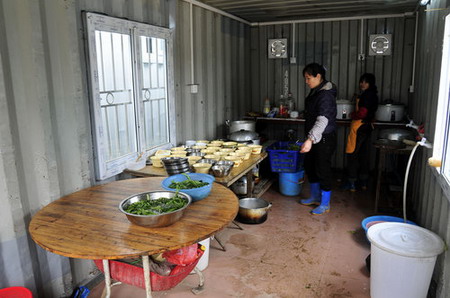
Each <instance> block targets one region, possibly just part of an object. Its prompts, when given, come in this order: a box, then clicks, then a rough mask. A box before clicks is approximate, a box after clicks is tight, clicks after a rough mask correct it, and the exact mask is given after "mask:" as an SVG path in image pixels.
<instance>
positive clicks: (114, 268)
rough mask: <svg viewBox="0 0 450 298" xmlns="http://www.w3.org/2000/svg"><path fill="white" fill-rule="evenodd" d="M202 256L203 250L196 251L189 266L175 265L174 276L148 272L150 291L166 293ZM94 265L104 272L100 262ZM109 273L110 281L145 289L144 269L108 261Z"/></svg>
mask: <svg viewBox="0 0 450 298" xmlns="http://www.w3.org/2000/svg"><path fill="white" fill-rule="evenodd" d="M202 255H203V250H201V249H197V259H196V260H195V261H194V262H193V263H191V264H189V265H185V266H182V265H177V266H176V267H175V268H174V269H172V270H179V272H178V273H177V274H175V275H169V276H162V275H159V274H156V273H154V272H150V284H151V286H152V291H155V292H157V291H166V290H169V289H171V288H173V287H175V286H176V285H177V284H179V283H180V282H181V281H182V280H183V279H185V278H186V276H188V275H189V273H190V272H191V271H192V270H194V268H195V266H196V265H197V263H198V261H199V260H200V258H201V256H202ZM94 263H95V265H96V266H97V267H98V269H99V270H100V271H102V272H104V269H103V262H102V260H94ZM109 272H110V273H111V278H112V279H115V280H117V281H120V282H123V283H126V284H129V285H133V286H136V287H140V288H143V289H145V280H144V269H143V268H141V267H138V266H133V265H130V264H127V263H123V262H119V261H114V260H109Z"/></svg>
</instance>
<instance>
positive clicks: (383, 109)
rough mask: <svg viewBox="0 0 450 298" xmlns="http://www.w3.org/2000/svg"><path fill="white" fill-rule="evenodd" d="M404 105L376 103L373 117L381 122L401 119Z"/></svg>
mask: <svg viewBox="0 0 450 298" xmlns="http://www.w3.org/2000/svg"><path fill="white" fill-rule="evenodd" d="M404 113H405V106H404V105H403V104H385V105H378V109H377V112H376V113H375V119H376V120H378V121H383V122H398V121H402V120H403V116H404Z"/></svg>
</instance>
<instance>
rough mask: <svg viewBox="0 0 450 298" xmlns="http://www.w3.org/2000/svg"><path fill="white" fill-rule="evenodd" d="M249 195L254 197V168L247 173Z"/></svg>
mask: <svg viewBox="0 0 450 298" xmlns="http://www.w3.org/2000/svg"><path fill="white" fill-rule="evenodd" d="M247 197H249V198H252V197H253V170H250V171H248V173H247Z"/></svg>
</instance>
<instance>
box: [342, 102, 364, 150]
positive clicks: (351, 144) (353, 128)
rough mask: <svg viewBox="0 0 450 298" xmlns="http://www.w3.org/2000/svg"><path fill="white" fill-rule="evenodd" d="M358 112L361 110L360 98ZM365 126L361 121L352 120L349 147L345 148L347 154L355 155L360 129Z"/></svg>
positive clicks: (348, 140) (357, 105)
mask: <svg viewBox="0 0 450 298" xmlns="http://www.w3.org/2000/svg"><path fill="white" fill-rule="evenodd" d="M355 108H356V112H358V110H359V98H356V107H355ZM361 125H363V122H362V120H361V119H358V120H352V123H351V124H350V132H349V134H348V137H347V146H346V147H345V153H349V154H351V153H353V152H355V148H356V137H357V136H358V129H359V128H360V127H361Z"/></svg>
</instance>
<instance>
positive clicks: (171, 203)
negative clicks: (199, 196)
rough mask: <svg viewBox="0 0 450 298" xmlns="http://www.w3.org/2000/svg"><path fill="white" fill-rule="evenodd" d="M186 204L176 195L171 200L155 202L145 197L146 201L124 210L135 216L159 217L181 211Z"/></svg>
mask: <svg viewBox="0 0 450 298" xmlns="http://www.w3.org/2000/svg"><path fill="white" fill-rule="evenodd" d="M187 202H188V201H187V200H186V199H185V198H183V197H180V196H178V194H176V195H175V196H174V197H172V198H159V199H155V200H151V199H150V197H149V195H147V199H146V200H142V201H139V202H135V203H133V204H130V205H128V206H127V207H125V208H124V210H125V211H126V212H128V213H131V214H136V215H159V214H163V213H169V212H173V211H175V210H178V209H181V208H183V207H184V206H186V204H187Z"/></svg>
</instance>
